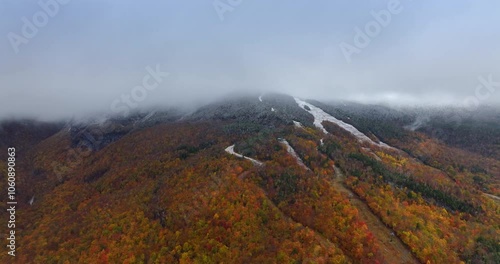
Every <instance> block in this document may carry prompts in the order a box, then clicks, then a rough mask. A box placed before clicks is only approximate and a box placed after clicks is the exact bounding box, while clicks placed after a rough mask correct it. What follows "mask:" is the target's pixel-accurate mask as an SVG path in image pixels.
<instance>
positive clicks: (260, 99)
mask: <svg viewBox="0 0 500 264" xmlns="http://www.w3.org/2000/svg"><path fill="white" fill-rule="evenodd" d="M259 101H260V102H261V103H262V95H260V96H259Z"/></svg>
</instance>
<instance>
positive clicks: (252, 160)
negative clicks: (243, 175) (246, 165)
mask: <svg viewBox="0 0 500 264" xmlns="http://www.w3.org/2000/svg"><path fill="white" fill-rule="evenodd" d="M225 151H226V152H227V153H229V154H231V155H234V156H236V157H239V158H244V159H247V160H249V161H251V162H252V163H253V164H254V165H257V166H262V165H264V163H263V162H260V161H258V160H255V159H252V158H249V157H245V156H243V155H241V154H239V153H236V152H234V145H232V146H229V147H227V148H226V149H225Z"/></svg>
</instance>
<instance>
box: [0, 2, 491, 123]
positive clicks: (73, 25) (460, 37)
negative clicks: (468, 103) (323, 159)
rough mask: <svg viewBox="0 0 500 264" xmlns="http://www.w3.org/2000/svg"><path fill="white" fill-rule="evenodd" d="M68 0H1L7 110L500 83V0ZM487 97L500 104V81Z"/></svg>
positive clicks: (377, 93) (422, 98)
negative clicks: (266, 93)
mask: <svg viewBox="0 0 500 264" xmlns="http://www.w3.org/2000/svg"><path fill="white" fill-rule="evenodd" d="M55 1H56V0H40V2H38V1H29V0H0V37H2V40H1V41H0V87H1V88H0V89H1V95H0V118H4V117H9V116H12V115H15V116H30V117H37V118H42V119H57V118H63V117H72V116H79V115H83V114H88V113H93V112H100V111H106V112H113V111H114V112H117V111H121V110H123V109H124V108H123V107H124V106H125V105H127V107H129V108H135V107H139V108H140V107H148V106H151V105H174V104H188V103H193V102H205V101H207V100H211V99H214V98H216V97H219V96H222V95H225V94H228V93H231V92H234V91H256V92H264V91H279V92H285V93H289V94H292V95H295V96H300V97H303V98H311V99H319V100H330V99H353V100H359V101H365V102H368V101H369V102H374V101H375V102H380V101H384V102H391V103H397V104H450V103H452V104H455V105H457V104H460V103H462V102H464V100H466V98H470V97H471V96H473V97H474V96H475V93H476V89H477V87H478V86H479V85H481V84H482V83H484V80H489V82H490V83H491V82H493V83H494V82H497V83H500V67H499V66H500V16H499V15H498V14H499V13H500V1H497V0H491V1H481V0H475V1H472V0H470V1H465V0H458V1H457V0H453V1H452V0H446V1H444V0H443V1H434V0H428V1H424V0H421V1H418V0H413V1H411V0H401V1H399V4H398V3H397V2H398V1H392V2H391V1H382V0H371V1H369V0H365V1H361V0H338V1H332V0H318V1H309V0H308V1H306V0H293V1H266V0H240V1H238V0H216V1H213V0H191V1H177V0H175V1H174V0H161V1H160V0H157V1H132V0H72V1H71V0H64V1H63V0H60V2H61V3H58V2H55ZM62 2H67V3H66V4H64V5H63V4H62ZM39 3H49V4H48V8H44V7H43V5H40V4H39ZM54 3H57V5H54ZM214 3H216V5H215V6H214ZM374 14H379V15H375V16H378V19H377V18H375V16H374ZM387 14H390V19H389V18H388V16H387ZM367 25H368V27H367ZM356 28H358V29H359V30H356ZM370 30H371V31H370ZM34 31H35V32H34ZM359 32H361V34H360V33H359ZM360 35H363V36H362V37H360ZM356 40H357V42H356ZM361 44H362V45H361ZM346 47H348V49H347V48H346ZM346 51H347V52H346ZM147 67H149V68H150V70H147V69H146V68H147ZM157 67H159V70H160V71H162V72H168V73H169V75H168V76H166V74H165V73H160V75H158V74H153V75H151V73H150V72H151V71H152V70H153V71H156V70H157V69H156V68H157ZM481 78H482V79H483V82H482V81H480V79H481ZM143 79H146V82H147V84H148V85H153V86H151V87H153V88H151V87H150V88H151V89H150V90H147V89H145V88H142V90H141V87H139V88H137V87H138V86H141V85H142V83H143ZM157 81H159V86H157V87H156V88H154V85H155V84H156V82H157ZM123 96H125V97H127V96H131V97H130V98H129V99H128V100H130V101H128V102H127V101H126V100H127V99H124V98H125V97H123ZM475 98H476V99H478V102H481V103H489V104H493V105H500V85H499V84H497V85H496V86H495V85H493V86H490V87H483V88H482V89H481V91H480V96H479V98H478V97H477V96H475Z"/></svg>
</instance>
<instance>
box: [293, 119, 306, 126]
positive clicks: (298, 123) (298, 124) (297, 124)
mask: <svg viewBox="0 0 500 264" xmlns="http://www.w3.org/2000/svg"><path fill="white" fill-rule="evenodd" d="M293 124H294V125H295V127H297V128H303V127H304V126H302V124H301V123H300V122H297V121H295V120H293Z"/></svg>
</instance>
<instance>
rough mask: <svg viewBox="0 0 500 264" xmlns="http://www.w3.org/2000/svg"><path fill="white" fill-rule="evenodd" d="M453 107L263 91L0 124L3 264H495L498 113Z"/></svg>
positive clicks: (499, 232)
mask: <svg viewBox="0 0 500 264" xmlns="http://www.w3.org/2000/svg"><path fill="white" fill-rule="evenodd" d="M454 111H455V110H453V109H416V108H398V109H395V108H391V107H386V106H380V105H364V104H358V103H353V102H319V101H314V100H303V99H300V98H294V97H291V96H288V95H283V94H264V95H260V96H259V95H252V96H233V97H228V98H225V99H221V100H220V101H218V102H214V103H211V104H208V105H205V106H202V107H200V108H198V109H197V110H195V111H191V112H186V111H181V110H176V109H170V110H157V111H152V112H137V113H135V114H133V115H131V116H127V117H109V118H103V119H99V120H100V121H98V122H97V121H78V122H77V121H74V120H73V121H70V122H66V123H41V122H36V121H29V120H22V121H18V120H11V121H8V122H4V123H3V124H1V126H0V145H2V147H3V148H4V150H6V149H7V148H8V147H15V148H16V159H17V161H16V175H17V176H16V194H15V197H16V201H17V202H18V204H17V205H16V208H17V210H16V217H15V218H16V227H15V230H16V233H15V234H16V251H15V254H16V257H15V258H12V257H11V256H9V255H7V254H3V255H2V256H1V257H0V262H1V263H11V262H14V263H77V262H78V263H80V262H81V263H220V262H224V263H259V262H262V263H419V262H421V263H463V262H466V263H499V262H500V248H499V245H500V239H499V238H500V226H499V225H498V223H500V207H499V202H500V198H499V196H500V171H499V169H500V156H499V152H498V151H499V149H498V146H499V144H498V140H499V138H500V136H499V132H500V128H499V125H498V124H499V122H498V118H499V117H500V115H499V112H498V110H496V109H481V110H480V111H482V112H481V114H480V115H477V116H474V115H468V116H466V117H463V118H461V120H460V122H459V124H457V123H456V122H455V123H452V121H453V120H451V119H447V116H449V115H450V114H452V113H453V112H454ZM479 117H480V118H479ZM3 152H4V153H2V156H0V157H2V158H3V159H4V160H7V152H6V151H3ZM0 164H1V165H0V171H2V174H4V173H5V172H6V171H7V163H6V162H2V163H0ZM5 178H6V177H4V179H5ZM7 184H8V183H7V181H5V180H4V181H2V182H1V183H0V188H2V189H3V190H6V189H7V187H8V186H7ZM7 198H8V197H7V195H3V196H2V203H1V204H2V208H1V209H2V211H3V212H4V213H5V212H8V211H7V209H8V208H9V207H8V205H7ZM3 219H7V213H6V215H5V216H4V217H3ZM2 228H3V229H2V231H1V232H2V234H3V235H4V236H5V237H6V238H7V237H8V236H9V235H10V234H9V233H8V232H9V231H10V229H7V226H6V225H2Z"/></svg>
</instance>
